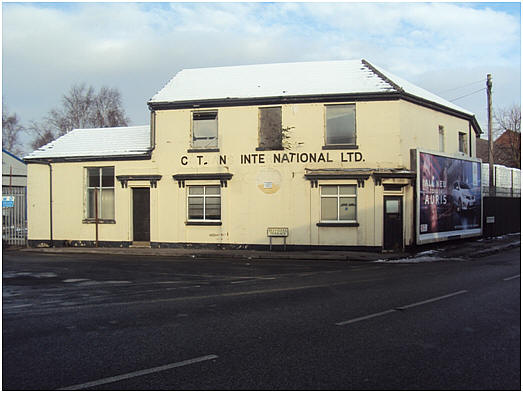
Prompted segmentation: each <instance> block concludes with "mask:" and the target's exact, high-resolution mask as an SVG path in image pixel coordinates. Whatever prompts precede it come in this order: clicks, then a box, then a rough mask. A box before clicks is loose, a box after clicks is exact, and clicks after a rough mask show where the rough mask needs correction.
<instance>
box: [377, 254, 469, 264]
mask: <svg viewBox="0 0 523 393" xmlns="http://www.w3.org/2000/svg"><path fill="white" fill-rule="evenodd" d="M462 260H463V258H441V257H434V256H427V255H425V256H414V257H412V258H401V259H389V260H386V259H378V260H377V261H374V262H375V263H376V262H377V263H423V262H444V261H462Z"/></svg>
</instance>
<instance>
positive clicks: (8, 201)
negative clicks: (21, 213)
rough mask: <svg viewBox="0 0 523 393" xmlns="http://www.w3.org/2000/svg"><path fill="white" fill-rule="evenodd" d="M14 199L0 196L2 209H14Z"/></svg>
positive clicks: (9, 196)
mask: <svg viewBox="0 0 523 393" xmlns="http://www.w3.org/2000/svg"><path fill="white" fill-rule="evenodd" d="M14 206H15V197H14V196H12V195H6V196H2V207H14Z"/></svg>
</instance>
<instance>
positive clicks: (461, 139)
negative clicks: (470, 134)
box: [458, 132, 468, 154]
mask: <svg viewBox="0 0 523 393" xmlns="http://www.w3.org/2000/svg"><path fill="white" fill-rule="evenodd" d="M458 148H459V151H460V152H462V153H465V154H467V153H468V151H467V134H465V133H464V132H460V133H459V134H458Z"/></svg>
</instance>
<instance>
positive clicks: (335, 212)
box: [321, 185, 356, 222]
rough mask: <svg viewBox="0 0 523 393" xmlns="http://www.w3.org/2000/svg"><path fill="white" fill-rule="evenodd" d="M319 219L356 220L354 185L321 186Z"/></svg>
mask: <svg viewBox="0 0 523 393" xmlns="http://www.w3.org/2000/svg"><path fill="white" fill-rule="evenodd" d="M321 221H323V222H325V221H331V222H332V221H350V222H356V186H355V185H354V186H321Z"/></svg>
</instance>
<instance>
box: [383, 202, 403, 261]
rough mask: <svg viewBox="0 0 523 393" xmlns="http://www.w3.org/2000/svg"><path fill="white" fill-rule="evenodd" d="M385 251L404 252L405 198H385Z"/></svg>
mask: <svg viewBox="0 0 523 393" xmlns="http://www.w3.org/2000/svg"><path fill="white" fill-rule="evenodd" d="M383 206H384V207H383V249H384V250H387V251H389V250H390V251H401V250H403V197H401V196H384V197H383Z"/></svg>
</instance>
